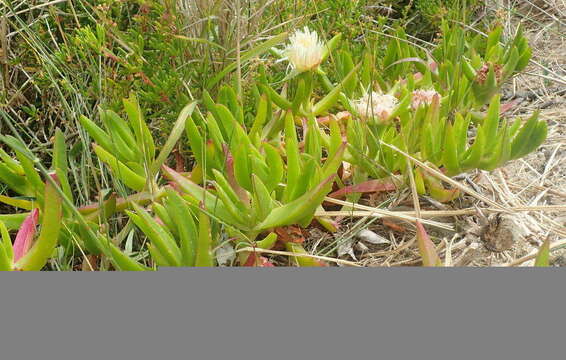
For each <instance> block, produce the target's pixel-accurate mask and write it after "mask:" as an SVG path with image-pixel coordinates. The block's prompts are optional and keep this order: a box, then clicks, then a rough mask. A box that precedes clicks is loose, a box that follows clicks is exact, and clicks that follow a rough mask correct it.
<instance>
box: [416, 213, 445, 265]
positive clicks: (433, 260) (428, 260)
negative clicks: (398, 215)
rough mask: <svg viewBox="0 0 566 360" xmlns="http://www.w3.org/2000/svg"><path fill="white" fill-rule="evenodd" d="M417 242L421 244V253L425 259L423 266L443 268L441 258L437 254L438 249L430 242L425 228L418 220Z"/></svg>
mask: <svg viewBox="0 0 566 360" xmlns="http://www.w3.org/2000/svg"><path fill="white" fill-rule="evenodd" d="M417 242H418V244H419V252H420V253H421V257H422V259H423V266H441V265H442V263H441V262H440V258H439V257H438V254H437V253H436V248H435V247H434V244H433V242H432V241H431V240H430V237H429V236H428V234H427V232H426V230H425V228H424V226H423V225H422V224H421V222H420V221H418V220H417Z"/></svg>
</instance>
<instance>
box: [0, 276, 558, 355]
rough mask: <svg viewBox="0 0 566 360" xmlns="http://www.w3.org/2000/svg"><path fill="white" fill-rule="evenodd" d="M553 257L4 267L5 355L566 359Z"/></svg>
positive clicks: (0, 346) (1, 332)
mask: <svg viewBox="0 0 566 360" xmlns="http://www.w3.org/2000/svg"><path fill="white" fill-rule="evenodd" d="M565 279H566V273H565V272H564V270H562V269H557V268H553V269H536V270H535V269H508V270H503V269H439V270H436V269H419V268H406V269H400V268H397V269H291V268H290V269H281V268H279V269H181V270H171V271H169V270H167V271H161V272H157V273H46V272H44V273H31V274H25V273H14V274H0V308H1V310H0V311H1V312H0V316H1V319H2V320H1V321H0V359H7V360H19V359H22V360H29V359H60V360H65V359H119V360H126V359H137V360H139V359H156V360H158V359H199V360H200V359H240V358H242V359H309V360H310V359H388V360H389V359H402V360H410V359H419V360H420V359H436V360H441V359H474V360H478V359H496V360H501V359H563V358H565V353H566V350H564V340H565V339H566V337H565V334H566V332H565V327H566V326H565V325H566V322H565V320H566V311H565V310H564V304H565V302H566V297H565V290H564V289H565Z"/></svg>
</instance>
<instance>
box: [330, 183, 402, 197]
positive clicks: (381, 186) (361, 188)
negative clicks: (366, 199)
mask: <svg viewBox="0 0 566 360" xmlns="http://www.w3.org/2000/svg"><path fill="white" fill-rule="evenodd" d="M396 189H397V187H396V186H395V184H394V183H393V182H391V181H384V180H369V181H365V182H363V183H360V184H356V185H350V186H346V187H343V188H342V189H340V190H338V191H335V192H333V193H332V194H330V195H328V196H329V197H331V198H335V199H339V198H342V197H344V196H346V195H348V194H352V193H376V192H384V191H395V190H396Z"/></svg>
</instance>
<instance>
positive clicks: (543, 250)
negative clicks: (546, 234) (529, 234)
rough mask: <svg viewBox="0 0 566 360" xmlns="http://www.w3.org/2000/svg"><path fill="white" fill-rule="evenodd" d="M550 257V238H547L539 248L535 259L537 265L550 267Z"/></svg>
mask: <svg viewBox="0 0 566 360" xmlns="http://www.w3.org/2000/svg"><path fill="white" fill-rule="evenodd" d="M549 257H550V239H549V238H546V240H544V243H542V246H541V247H540V249H539V250H538V254H537V258H536V260H535V266H536V267H548V266H550V261H549V260H548V258H549Z"/></svg>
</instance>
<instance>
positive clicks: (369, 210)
mask: <svg viewBox="0 0 566 360" xmlns="http://www.w3.org/2000/svg"><path fill="white" fill-rule="evenodd" d="M324 201H327V202H330V203H334V204H338V205H345V206H351V207H353V208H356V209H360V210H365V211H364V213H365V214H366V215H364V216H374V217H384V218H385V217H390V218H397V219H401V220H405V221H409V222H415V221H417V220H418V219H417V218H416V217H415V216H411V215H407V214H405V213H403V212H400V211H389V210H384V209H378V208H373V207H371V206H365V205H360V204H354V203H351V202H347V201H343V200H338V199H333V198H330V197H326V198H325V199H324ZM337 213H339V214H337ZM356 213H359V212H357V211H339V212H336V211H325V212H324V213H321V214H317V216H356V215H352V214H356ZM421 222H422V223H423V224H427V225H430V226H434V227H437V228H441V229H445V230H450V231H454V227H453V226H450V225H448V224H444V223H440V222H437V221H431V220H421Z"/></svg>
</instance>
